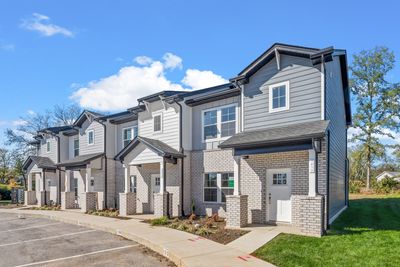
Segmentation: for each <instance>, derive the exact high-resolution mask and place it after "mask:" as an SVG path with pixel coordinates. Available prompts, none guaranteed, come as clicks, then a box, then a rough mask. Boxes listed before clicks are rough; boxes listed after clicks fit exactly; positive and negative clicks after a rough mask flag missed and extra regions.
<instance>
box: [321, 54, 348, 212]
mask: <svg viewBox="0 0 400 267" xmlns="http://www.w3.org/2000/svg"><path fill="white" fill-rule="evenodd" d="M325 115H326V119H327V120H330V125H329V132H330V141H329V168H330V169H329V217H330V218H332V216H334V215H335V214H336V213H337V212H339V211H340V210H341V209H342V208H343V207H344V206H345V175H346V147H347V136H346V116H345V107H344V95H343V88H342V80H341V74H340V65H339V59H338V58H337V57H334V61H332V62H329V63H327V64H326V114H325Z"/></svg>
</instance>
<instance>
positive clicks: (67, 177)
mask: <svg viewBox="0 0 400 267" xmlns="http://www.w3.org/2000/svg"><path fill="white" fill-rule="evenodd" d="M70 179H71V174H70V172H69V171H67V170H65V192H70V191H71V180H70Z"/></svg>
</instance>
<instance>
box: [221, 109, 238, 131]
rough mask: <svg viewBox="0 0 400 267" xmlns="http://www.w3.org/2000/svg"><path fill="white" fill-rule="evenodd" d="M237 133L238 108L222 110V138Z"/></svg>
mask: <svg viewBox="0 0 400 267" xmlns="http://www.w3.org/2000/svg"><path fill="white" fill-rule="evenodd" d="M235 132H236V107H235V106H231V107H227V108H223V109H221V137H226V136H232V135H234V134H235Z"/></svg>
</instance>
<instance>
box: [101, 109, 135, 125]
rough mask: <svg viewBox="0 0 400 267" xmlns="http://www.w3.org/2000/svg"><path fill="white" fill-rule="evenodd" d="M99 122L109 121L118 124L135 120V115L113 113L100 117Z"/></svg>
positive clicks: (131, 112) (124, 112)
mask: <svg viewBox="0 0 400 267" xmlns="http://www.w3.org/2000/svg"><path fill="white" fill-rule="evenodd" d="M100 119H101V120H109V121H110V123H113V124H119V123H124V122H129V121H134V120H137V113H134V112H133V111H130V110H126V111H122V112H119V113H114V114H110V115H106V116H102V117H100Z"/></svg>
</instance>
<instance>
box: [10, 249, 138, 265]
mask: <svg viewBox="0 0 400 267" xmlns="http://www.w3.org/2000/svg"><path fill="white" fill-rule="evenodd" d="M137 246H139V244H135V245H129V246H123V247H117V248H110V249H103V250H98V251H93V252H89V253H85V254H80V255H74V256H70V257H64V258H57V259H53V260H47V261H39V262H32V263H27V264H23V265H17V266H15V267H25V266H35V265H42V264H46V263H51V262H56V261H63V260H68V259H74V258H80V257H85V256H90V255H95V254H99V253H104V252H110V251H115V250H120V249H125V248H132V247H137Z"/></svg>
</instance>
